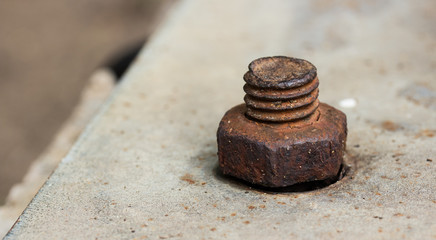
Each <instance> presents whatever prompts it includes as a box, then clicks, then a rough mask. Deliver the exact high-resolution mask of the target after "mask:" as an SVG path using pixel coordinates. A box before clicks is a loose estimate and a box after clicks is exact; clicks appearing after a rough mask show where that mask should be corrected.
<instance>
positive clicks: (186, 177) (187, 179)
mask: <svg viewBox="0 0 436 240" xmlns="http://www.w3.org/2000/svg"><path fill="white" fill-rule="evenodd" d="M192 177H193V176H192V175H191V174H189V173H187V174H185V175H183V176H181V177H180V180H182V181H185V182H187V183H189V184H195V181H194V180H193V179H192Z"/></svg>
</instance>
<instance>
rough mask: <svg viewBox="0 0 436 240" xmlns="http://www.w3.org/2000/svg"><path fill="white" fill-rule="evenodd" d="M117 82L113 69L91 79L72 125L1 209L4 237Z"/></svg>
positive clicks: (66, 125)
mask: <svg viewBox="0 0 436 240" xmlns="http://www.w3.org/2000/svg"><path fill="white" fill-rule="evenodd" d="M115 81H116V77H115V75H114V74H113V73H112V72H111V71H110V70H109V69H99V70H98V71H96V72H95V73H94V74H93V75H92V76H91V78H90V79H89V82H88V84H87V85H86V87H85V89H84V90H83V91H82V95H81V98H80V102H79V104H78V105H77V106H76V108H75V109H74V111H73V113H72V115H71V116H70V118H69V119H68V121H66V122H65V123H64V125H63V126H62V128H61V129H60V130H59V131H58V133H57V134H56V136H55V138H54V139H53V141H52V143H51V144H50V145H49V146H48V147H47V149H46V150H45V151H44V152H43V153H42V154H41V156H39V157H38V158H37V159H36V160H35V161H34V162H33V163H32V165H31V167H30V168H29V170H28V172H27V173H26V175H25V176H24V178H23V180H22V181H21V182H20V183H18V184H15V185H14V186H13V187H12V188H11V190H10V191H9V194H8V196H7V198H6V203H5V204H4V205H2V206H0V236H2V237H3V236H4V235H6V233H7V232H8V230H9V229H10V228H11V227H12V225H13V224H14V223H15V221H16V220H17V218H18V217H19V216H20V215H21V213H22V212H23V211H24V209H25V208H26V207H27V205H28V204H29V202H30V201H31V200H32V198H33V197H34V196H35V194H36V193H37V192H38V190H39V189H40V188H41V186H42V185H43V184H44V183H45V181H47V179H48V177H49V176H50V174H52V172H53V171H54V170H55V169H56V167H57V166H58V164H59V162H60V161H61V159H62V158H63V157H65V156H66V155H67V153H68V151H69V150H70V149H71V147H72V146H73V144H74V143H75V142H76V141H77V139H78V137H79V135H80V134H81V133H82V131H83V130H84V129H85V127H86V125H87V124H88V123H89V121H90V120H91V119H92V118H93V117H94V115H95V114H96V112H97V110H98V109H99V108H100V107H101V106H102V104H103V102H104V101H105V100H106V98H107V97H108V96H109V94H110V93H111V91H112V90H113V88H114V86H115Z"/></svg>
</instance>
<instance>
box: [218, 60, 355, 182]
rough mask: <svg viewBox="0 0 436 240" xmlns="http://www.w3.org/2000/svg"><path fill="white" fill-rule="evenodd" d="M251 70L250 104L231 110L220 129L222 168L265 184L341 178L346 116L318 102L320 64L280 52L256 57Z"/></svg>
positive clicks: (246, 88)
mask: <svg viewBox="0 0 436 240" xmlns="http://www.w3.org/2000/svg"><path fill="white" fill-rule="evenodd" d="M248 69H249V71H248V72H247V73H246V74H245V75H244V80H245V82H246V84H245V86H244V91H245V93H246V95H245V97H244V101H245V104H241V105H238V106H235V107H234V108H232V109H230V110H229V111H228V112H226V113H225V115H224V117H223V118H222V120H221V122H220V124H219V127H218V132H217V138H218V156H219V166H220V169H221V171H222V172H223V173H224V174H226V175H230V176H234V177H236V178H239V179H242V180H245V181H247V182H249V183H252V184H256V185H260V186H265V187H286V186H291V185H294V184H297V183H305V182H311V181H317V180H328V179H332V178H335V177H336V176H338V173H339V171H340V168H341V165H342V162H343V153H344V151H345V142H346V137H347V122H346V116H345V114H344V113H342V112H341V111H339V110H337V109H335V108H333V107H331V106H329V105H327V104H324V103H320V102H319V101H318V85H319V81H318V77H317V72H316V68H315V66H314V65H312V64H311V63H310V62H308V61H306V60H302V59H296V58H290V57H282V56H278V57H265V58H259V59H256V60H254V61H253V62H251V63H250V65H249V66H248Z"/></svg>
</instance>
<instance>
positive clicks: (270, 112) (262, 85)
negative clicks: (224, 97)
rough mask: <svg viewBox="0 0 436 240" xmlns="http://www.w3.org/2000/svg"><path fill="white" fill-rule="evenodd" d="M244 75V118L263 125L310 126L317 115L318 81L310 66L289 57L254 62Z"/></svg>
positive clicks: (313, 69)
mask: <svg viewBox="0 0 436 240" xmlns="http://www.w3.org/2000/svg"><path fill="white" fill-rule="evenodd" d="M248 69H249V71H248V72H247V73H246V74H245V75H244V80H245V82H246V84H245V85H244V91H245V93H246V95H245V97H244V101H245V104H246V106H247V112H246V115H247V116H249V117H251V118H253V119H255V120H259V121H267V122H290V121H301V120H304V121H309V122H312V121H314V120H316V119H318V117H319V112H318V111H317V109H318V106H319V101H318V92H319V90H318V85H319V81H318V77H317V73H316V67H315V66H314V65H313V64H311V63H310V62H308V61H306V60H302V59H297V58H290V57H282V56H278V57H265V58H259V59H256V60H254V61H253V62H251V63H250V65H249V66H248Z"/></svg>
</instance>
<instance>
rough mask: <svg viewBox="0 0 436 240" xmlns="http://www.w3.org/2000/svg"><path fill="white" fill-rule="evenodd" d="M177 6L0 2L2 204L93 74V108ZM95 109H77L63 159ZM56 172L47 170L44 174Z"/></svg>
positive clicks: (133, 0)
mask: <svg viewBox="0 0 436 240" xmlns="http://www.w3.org/2000/svg"><path fill="white" fill-rule="evenodd" d="M172 4H173V1H172V0H94V1H86V0H75V1H67V0H40V1H15V0H6V1H1V2H0V205H2V204H4V203H5V199H6V196H7V195H8V192H9V190H10V189H11V187H12V186H13V185H14V184H17V183H19V182H20V181H21V180H22V179H23V176H24V175H25V174H26V172H27V171H28V169H29V167H30V166H31V163H32V162H34V161H35V160H36V159H37V158H38V156H40V155H41V154H42V153H43V151H44V149H46V148H47V146H48V145H49V144H50V142H52V141H53V139H55V134H56V133H57V132H59V130H60V129H61V128H62V126H63V125H64V124H65V122H66V121H67V119H68V118H69V117H70V116H71V115H72V113H73V109H75V107H76V106H77V105H78V104H79V100H80V98H81V96H82V95H83V94H82V92H83V91H84V89H85V88H86V86H87V84H88V85H89V79H90V78H93V77H92V76H93V74H94V78H97V79H100V80H97V83H95V82H94V83H93V85H92V84H91V85H92V86H91V88H92V91H91V95H92V94H93V96H95V94H98V92H99V91H100V93H101V92H104V94H103V95H101V94H100V95H101V96H100V95H99V97H100V99H99V101H94V102H93V104H94V105H96V103H101V102H102V100H104V99H102V98H104V97H105V96H106V95H107V93H108V92H110V90H111V84H113V83H111V82H110V81H116V79H117V77H118V76H116V75H120V74H122V72H123V68H124V66H127V65H128V61H129V60H130V59H131V58H132V57H134V54H135V51H137V50H138V49H139V47H140V46H142V45H143V43H144V42H145V41H146V39H147V37H148V36H149V35H150V34H151V32H152V31H153V30H154V29H155V27H156V25H157V23H159V21H160V20H161V19H162V18H163V16H164V13H166V12H167V10H168V9H169V8H170V6H171V5H172ZM108 68H112V70H115V74H113V73H111V72H110V69H108ZM99 69H106V70H105V71H106V72H105V71H103V73H102V71H99ZM95 72H99V74H97V76H95ZM101 79H103V80H101ZM98 81H100V82H98ZM96 84H97V85H96ZM105 84H106V85H105ZM96 86H97V87H96ZM96 92H97V93H96ZM88 99H89V98H88ZM97 108H98V107H97V106H92V107H91V108H87V109H88V110H87V111H88V112H87V113H86V114H85V115H86V116H85V117H84V116H83V114H82V115H81V114H80V113H77V111H76V115H75V116H76V120H75V122H76V123H77V122H80V123H79V124H76V125H75V128H74V129H73V131H70V132H69V133H66V134H65V133H64V138H63V139H61V141H64V143H63V144H64V145H65V146H64V150H63V151H60V152H59V153H57V154H58V157H60V158H62V157H63V156H62V155H64V154H65V152H66V151H67V149H69V144H70V143H73V142H74V140H75V139H76V138H77V136H78V135H79V134H80V131H81V128H82V127H83V126H85V125H86V122H87V121H88V120H89V119H90V118H91V116H92V113H93V112H94V111H95V110H96V109H97ZM79 112H81V110H80V109H79ZM82 112H83V111H82ZM77 116H79V117H78V118H79V120H77ZM73 122H74V121H73ZM67 125H68V124H67ZM70 125H71V124H70ZM64 128H65V126H64ZM64 132H65V131H64ZM55 164H56V163H54V164H53V165H55ZM52 167H53V166H51V167H46V169H44V170H45V171H46V172H47V174H49V173H50V172H51V171H52V170H53V169H52ZM36 188H37V187H36ZM32 194H33V193H32Z"/></svg>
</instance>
